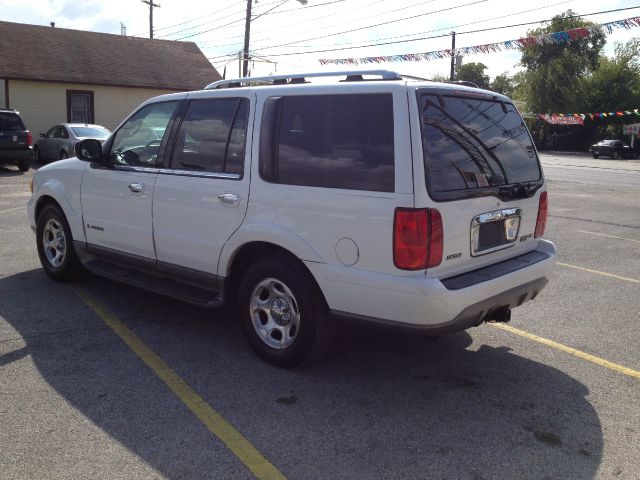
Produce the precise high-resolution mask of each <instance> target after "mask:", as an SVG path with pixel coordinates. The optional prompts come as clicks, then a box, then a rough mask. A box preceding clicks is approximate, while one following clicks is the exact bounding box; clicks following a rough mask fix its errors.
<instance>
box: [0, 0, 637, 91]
mask: <svg viewBox="0 0 640 480" xmlns="http://www.w3.org/2000/svg"><path fill="white" fill-rule="evenodd" d="M155 2H156V3H159V4H160V8H156V9H154V27H155V28H154V30H155V37H156V38H163V39H169V40H181V39H182V40H185V41H194V42H196V43H197V44H198V45H199V46H200V48H201V50H202V51H203V52H204V53H205V55H206V56H207V57H208V58H210V59H211V63H212V64H213V65H214V66H215V67H216V68H217V69H218V70H219V71H220V73H221V74H222V72H223V69H224V65H225V64H228V66H227V69H228V70H227V77H228V78H229V77H235V76H237V75H238V60H237V52H238V51H240V50H241V49H242V45H243V41H244V18H245V10H246V0H214V1H197V0H155ZM635 5H640V2H639V1H638V0H608V1H604V0H540V1H538V2H516V1H513V0H511V1H507V0H425V1H416V0H308V3H307V5H306V6H304V5H302V4H301V3H299V1H298V0H284V1H283V0H257V1H256V0H254V6H253V21H252V23H251V50H252V51H253V52H254V53H255V55H256V56H257V57H259V58H260V59H261V61H259V62H258V61H256V62H254V64H253V68H252V75H253V76H257V75H268V74H270V73H288V72H295V71H314V70H335V69H336V68H340V67H336V66H321V65H320V63H319V62H318V59H320V58H325V59H332V58H354V57H370V56H382V55H396V54H406V53H421V52H429V51H433V50H441V49H445V48H450V46H451V37H450V36H445V37H442V38H431V39H424V40H418V41H410V42H409V41H406V40H411V39H415V38H419V37H433V36H435V35H439V34H444V33H448V32H450V31H451V30H455V31H456V32H458V35H457V36H456V46H458V47H466V46H473V45H479V44H486V43H493V42H500V41H505V40H512V39H516V38H520V37H523V36H526V32H527V30H529V29H532V28H535V27H536V25H524V26H517V27H516V26H514V27H510V28H503V29H499V30H490V31H486V32H480V33H469V34H463V32H467V31H469V30H478V29H486V28H491V27H500V26H508V25H514V24H522V23H527V22H537V21H539V20H545V19H549V18H551V17H553V16H554V15H556V14H558V13H560V12H563V11H565V10H567V9H572V10H573V11H574V12H576V13H578V14H588V13H594V12H601V11H604V10H613V9H618V8H626V7H633V6H635ZM0 12H2V15H1V16H0V19H1V20H5V21H11V22H20V23H30V24H37V25H49V22H55V23H56V27H57V28H72V29H80V30H91V31H96V32H105V33H113V34H120V25H121V22H122V24H124V25H125V26H126V30H127V34H128V35H136V36H143V37H148V35H149V8H148V6H147V5H146V4H143V3H142V2H141V1H140V0H26V1H25V0H0ZM261 14H264V15H261ZM635 16H640V8H638V9H632V10H626V11H619V12H612V13H606V14H601V15H590V16H587V17H586V18H587V19H589V20H590V21H592V22H594V23H605V22H610V21H614V20H620V19H624V18H629V17H635ZM411 17H413V18H411ZM379 24H384V25H379ZM375 25H378V26H375ZM368 27H371V28H368ZM346 31H349V32H347V33H345V32H346ZM634 36H640V28H634V29H630V30H629V31H625V30H617V31H615V32H614V33H613V34H611V35H609V36H608V37H607V39H608V43H607V49H606V52H607V53H608V54H611V53H612V52H613V44H614V42H625V41H627V40H629V39H630V38H632V37H634ZM399 40H402V41H404V42H403V43H393V44H389V45H379V46H371V47H366V48H352V49H344V48H345V47H353V46H358V47H360V46H362V45H369V44H373V43H383V42H397V41H399ZM332 49H342V50H336V51H325V52H318V53H310V52H315V51H318V50H332ZM300 52H303V53H300ZM288 53H295V55H283V54H288ZM519 57H520V56H519V54H518V52H517V51H516V52H513V51H512V52H504V51H503V52H497V53H490V54H476V55H469V56H467V57H465V58H464V62H482V63H484V64H485V65H486V66H487V67H488V70H487V73H489V75H490V76H491V77H494V76H495V75H498V74H500V73H502V72H508V73H510V74H513V73H515V72H516V71H517V68H518V67H517V63H518V60H519ZM269 62H273V63H269ZM176 68H179V66H176ZM361 68H377V66H375V65H373V66H365V67H361ZM379 68H386V69H390V70H396V71H399V72H402V73H405V74H411V75H417V76H421V77H431V76H433V75H434V74H438V73H439V74H448V71H449V60H447V59H441V60H433V61H429V62H426V61H423V62H418V63H414V62H402V63H384V64H381V65H380V66H379Z"/></svg>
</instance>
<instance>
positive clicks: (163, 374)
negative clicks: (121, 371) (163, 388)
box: [71, 287, 286, 480]
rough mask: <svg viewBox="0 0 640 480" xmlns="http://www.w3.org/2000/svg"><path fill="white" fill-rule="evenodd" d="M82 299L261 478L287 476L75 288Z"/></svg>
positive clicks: (134, 338) (115, 320)
mask: <svg viewBox="0 0 640 480" xmlns="http://www.w3.org/2000/svg"><path fill="white" fill-rule="evenodd" d="M71 288H72V289H73V291H74V292H75V293H76V294H77V295H78V296H79V297H80V298H81V299H82V301H83V302H84V303H85V304H86V305H87V306H88V307H89V308H91V310H93V311H94V312H95V313H96V314H97V315H98V316H99V317H100V318H101V319H102V320H103V321H104V323H106V324H107V326H109V328H111V330H113V331H114V332H115V333H116V334H117V335H118V336H119V337H120V338H121V339H122V340H123V341H124V343H126V344H127V346H128V347H129V348H130V349H131V350H133V351H134V352H135V354H136V355H138V357H140V359H141V360H142V361H143V362H144V363H145V364H146V365H147V366H148V367H149V368H150V369H151V370H153V372H154V373H155V374H156V375H157V376H158V377H160V379H161V380H162V381H163V382H164V383H165V384H166V385H167V386H168V387H169V388H170V389H171V391H173V393H175V394H176V396H177V397H178V398H179V399H180V400H181V401H182V403H184V404H185V405H186V406H187V408H188V409H189V410H191V412H193V414H194V415H195V416H196V417H197V418H198V419H199V420H200V421H201V422H202V423H203V424H204V425H205V426H206V427H207V429H208V430H209V431H210V432H211V433H213V434H214V435H215V436H216V437H218V438H219V439H220V440H221V441H222V443H224V444H225V445H226V447H227V448H228V449H229V450H231V451H232V452H233V453H234V454H235V456H236V457H238V459H239V460H240V461H241V462H242V463H243V464H244V465H245V466H246V467H247V468H248V469H249V470H250V471H251V472H252V473H253V474H254V475H255V477H256V478H258V479H261V480H263V479H264V480H267V479H268V480H281V479H286V477H285V476H284V475H283V474H282V472H280V471H279V470H278V469H277V468H276V467H275V466H274V465H273V464H272V463H270V462H269V460H267V459H266V458H265V457H264V455H262V454H261V453H260V452H259V451H258V450H257V449H256V448H255V447H254V446H253V445H252V444H251V442H249V440H247V439H246V438H245V437H244V436H243V435H242V434H241V433H240V432H239V431H238V430H236V429H235V427H234V426H233V425H232V424H231V423H229V422H228V421H227V420H225V419H224V418H223V417H222V415H220V414H219V413H218V412H217V411H215V410H214V409H213V408H212V407H211V405H209V404H208V403H207V402H205V401H204V399H203V398H202V397H201V396H200V395H198V393H197V392H196V391H195V390H194V389H193V388H192V387H191V386H190V385H189V384H187V382H185V381H184V380H183V379H182V377H180V376H179V375H178V374H177V373H176V372H175V371H174V370H173V369H172V368H171V367H170V366H169V365H167V364H166V363H165V362H164V360H162V359H161V358H160V357H159V356H158V355H157V354H156V353H155V352H154V351H153V350H151V349H150V348H149V347H148V346H147V345H146V344H145V343H144V342H143V341H142V340H141V339H140V338H139V337H138V336H137V335H136V334H135V333H133V331H131V330H130V329H129V328H128V327H127V326H125V325H124V324H123V323H122V322H121V321H120V320H118V318H116V317H115V316H114V315H113V314H112V313H110V312H109V311H108V310H107V309H106V308H104V307H103V306H102V305H100V304H99V303H98V302H97V301H95V300H94V299H93V298H92V297H91V296H89V295H88V294H87V293H86V292H85V291H83V290H81V289H79V288H76V287H71Z"/></svg>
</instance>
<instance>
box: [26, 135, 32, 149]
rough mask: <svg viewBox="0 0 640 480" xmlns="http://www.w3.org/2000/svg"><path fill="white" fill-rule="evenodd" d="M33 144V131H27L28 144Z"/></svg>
mask: <svg viewBox="0 0 640 480" xmlns="http://www.w3.org/2000/svg"><path fill="white" fill-rule="evenodd" d="M31 145H33V137H32V136H31V132H27V146H28V147H30V146H31Z"/></svg>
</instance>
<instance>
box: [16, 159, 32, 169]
mask: <svg viewBox="0 0 640 480" xmlns="http://www.w3.org/2000/svg"><path fill="white" fill-rule="evenodd" d="M30 167H31V159H30V158H21V159H20V160H18V170H20V171H21V172H28V171H29V168H30Z"/></svg>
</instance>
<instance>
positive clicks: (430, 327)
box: [307, 240, 556, 334]
mask: <svg viewBox="0 0 640 480" xmlns="http://www.w3.org/2000/svg"><path fill="white" fill-rule="evenodd" d="M527 256H529V257H530V258H529V259H528V260H527V258H524V257H527ZM521 257H522V258H521ZM555 262H556V250H555V247H554V245H553V244H552V243H551V242H548V241H544V240H543V241H540V242H539V245H538V249H537V250H536V251H534V252H530V253H528V254H525V255H522V256H520V257H516V258H514V259H511V260H509V261H507V262H502V263H501V264H496V265H492V266H491V267H488V268H485V269H480V270H476V271H474V272H469V273H468V274H465V275H461V276H458V277H454V278H451V279H447V280H439V279H435V278H430V277H428V276H427V277H425V276H412V277H401V276H395V275H384V274H372V273H371V272H360V271H358V270H355V269H349V268H348V267H336V266H329V265H326V264H317V263H307V266H308V267H309V269H310V270H311V272H312V273H313V275H314V277H315V278H316V280H317V282H318V284H319V285H320V288H321V289H322V291H323V293H324V295H325V298H326V300H327V303H328V304H329V308H330V309H331V311H332V313H333V314H334V315H335V316H337V317H342V318H349V319H355V320H363V321H369V322H374V323H380V324H384V325H389V326H396V327H403V328H409V329H415V330H421V331H426V332H431V333H434V334H436V333H446V332H454V331H459V330H464V329H466V328H469V327H471V326H474V325H478V324H480V323H482V322H483V321H486V320H490V319H492V315H493V314H494V313H495V312H496V311H498V310H501V309H505V308H510V309H512V308H516V307H518V306H520V305H522V304H523V303H524V302H527V301H529V300H532V299H533V298H535V297H536V296H537V295H538V294H539V293H540V291H541V290H542V289H543V288H544V287H545V285H546V284H547V283H548V282H549V279H550V278H551V277H552V276H553V273H554V271H555ZM518 264H519V265H518ZM447 286H448V287H449V288H447Z"/></svg>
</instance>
